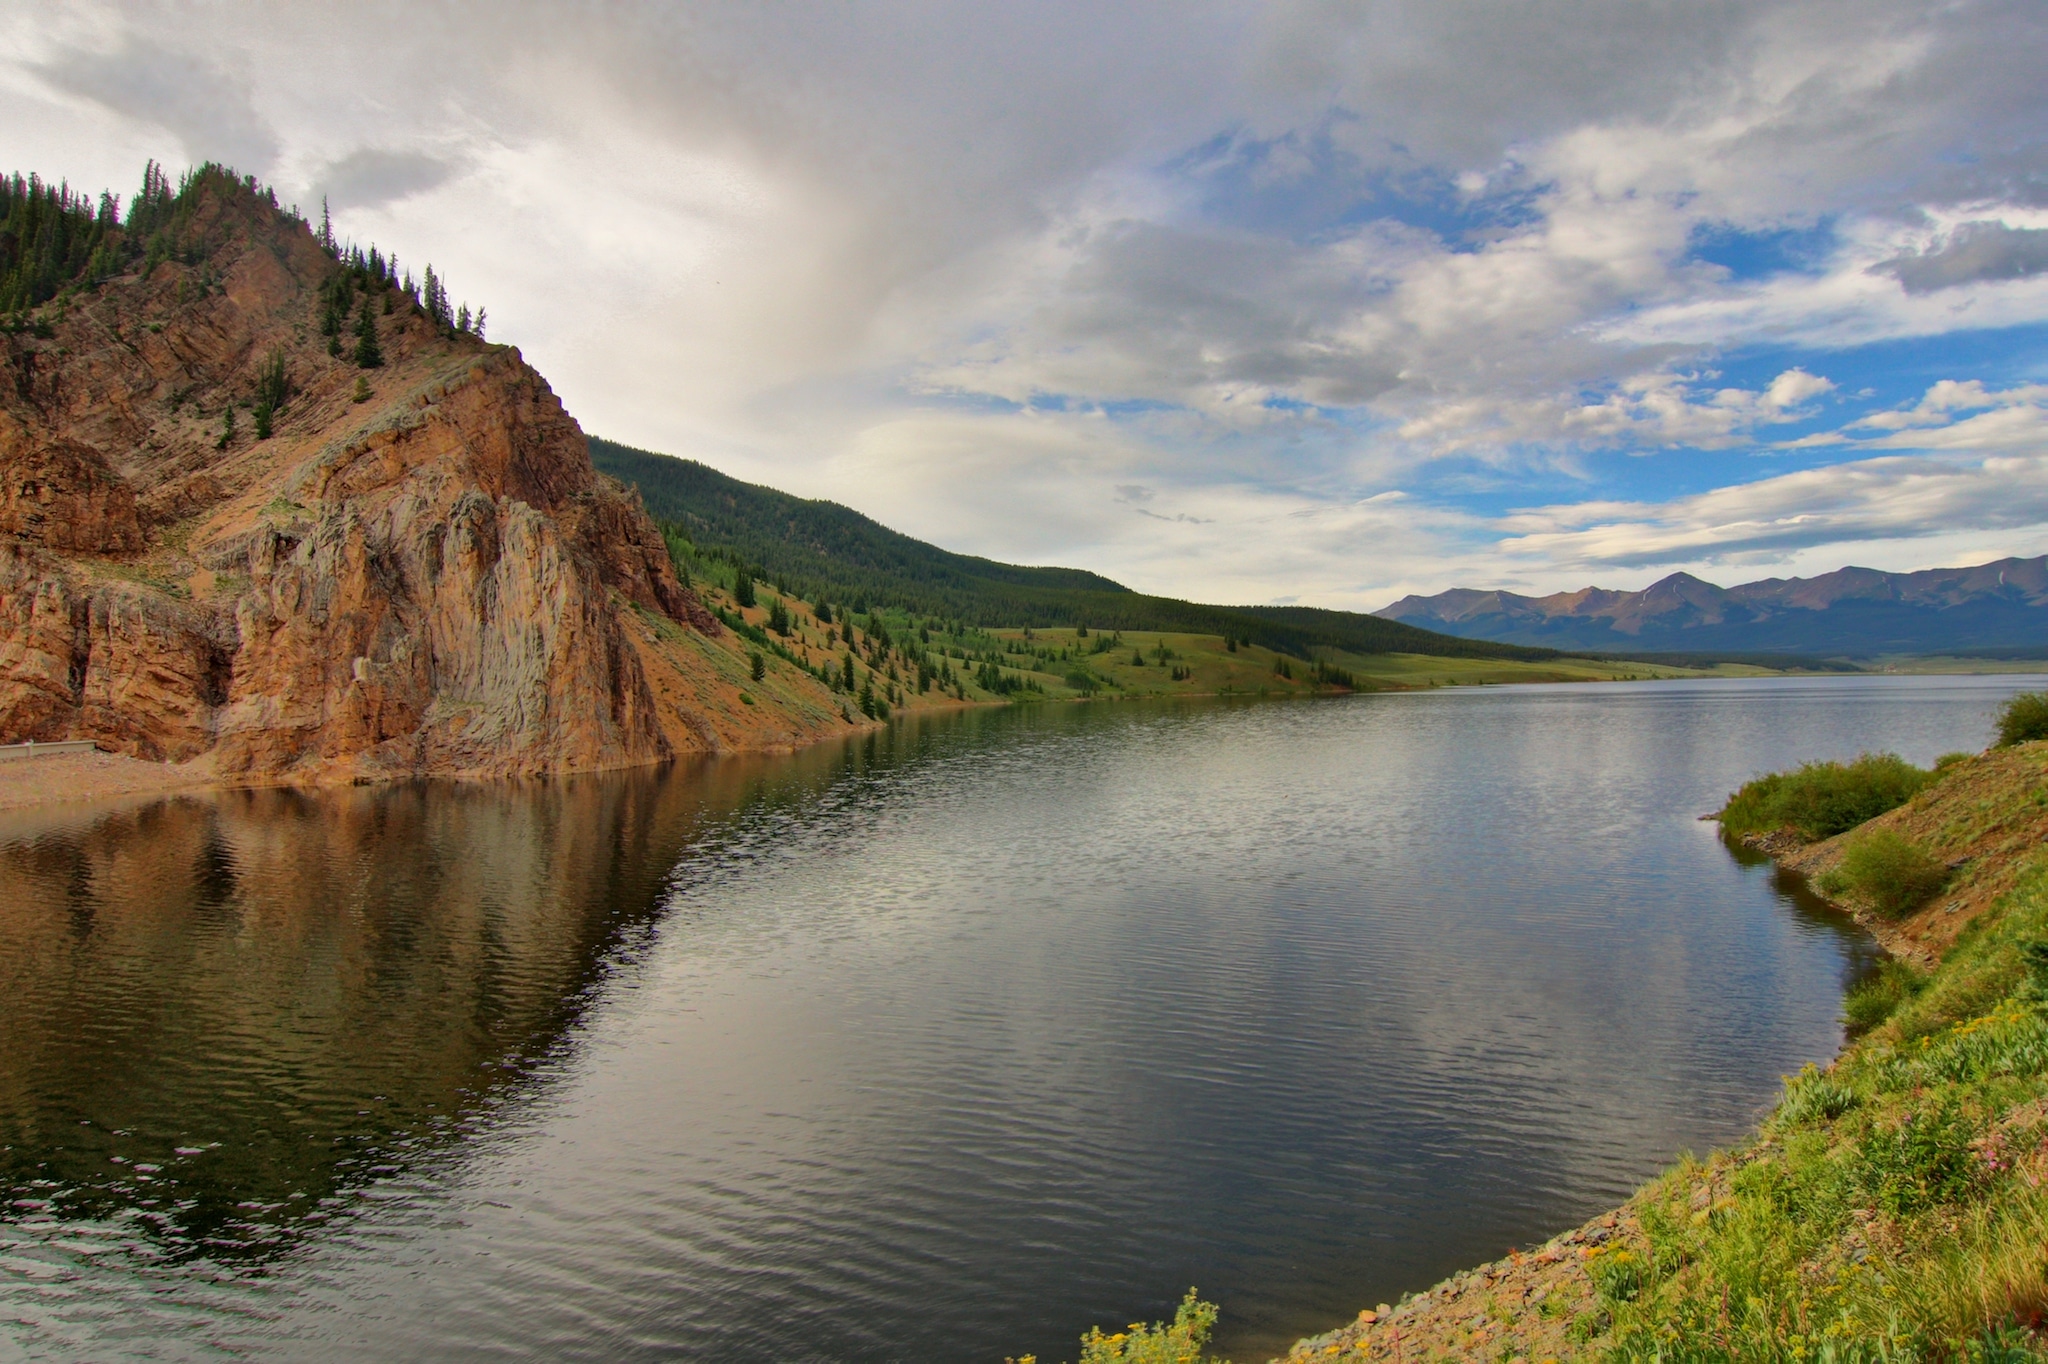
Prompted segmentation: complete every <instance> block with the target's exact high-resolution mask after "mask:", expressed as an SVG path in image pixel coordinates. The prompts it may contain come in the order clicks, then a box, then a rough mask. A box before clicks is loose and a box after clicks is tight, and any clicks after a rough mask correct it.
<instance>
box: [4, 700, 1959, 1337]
mask: <svg viewBox="0 0 2048 1364" xmlns="http://www.w3.org/2000/svg"><path fill="white" fill-rule="evenodd" d="M1941 685H1942V686H1946V685H1947V684H1945V683H1944V684H1941ZM1827 687H1832V688H1833V690H1828V689H1826V688H1816V687H1808V686H1805V685H1803V684H1802V685H1772V686H1758V687H1747V688H1741V689H1725V688H1724V689H1716V688H1713V687H1707V686H1700V687H1691V688H1687V687H1681V686H1678V685H1676V684H1666V685H1664V686H1659V687H1644V688H1635V689H1628V688H1612V689H1605V688H1603V689H1591V688H1578V689H1572V688H1559V689H1526V690H1516V691H1497V692H1490V693H1478V692H1473V693H1469V694H1460V695H1435V696H1428V697H1419V696H1418V697H1370V698H1357V699H1356V700H1354V701H1346V702H1336V703H1331V704H1327V705H1322V704H1317V705H1264V706H1261V705H1256V704H1250V703H1247V704H1243V705H1237V704H1228V705H1211V706H1180V707H1174V706H1161V707H1135V706H1116V707H1109V706H1103V707H1093V708H1071V707H1051V708H1041V709H1038V710H1016V711H1002V712H972V713H969V714H966V715H962V716H956V717H951V718H944V719H939V720H934V721H931V722H928V723H923V724H913V725H901V726H898V727H895V728H892V729H891V730H888V731H885V732H884V733H881V734H878V735H872V736H864V737H862V738H859V739H856V740H852V741H849V742H847V743H845V744H843V745H837V746H833V747H830V748H825V749H817V750H812V751H810V752H808V753H805V754H802V755H799V756H797V757H794V758H783V759H774V760H760V761H726V762H716V763H708V764H703V765H700V766H696V767H691V768H677V769H673V770H671V771H668V772H665V773H651V774H650V773H639V774H626V775H619V776H612V777H594V778H582V779H576V780H571V781H559V782H547V783H527V784H505V785H501V786H487V787H449V786H433V785H426V786H417V787H406V788H358V789H351V790H346V791H337V792H327V793H320V794H317V795H309V794H299V793H290V792H258V793H244V794H238V795H232V796H223V797H218V798H210V799H200V798H183V799H177V800H172V801H168V802H164V803H161V804H157V805H152V806H147V807H139V808H130V809H125V810H118V811H103V812H100V813H97V814H93V815H90V816H79V815H71V814H64V813H61V812H59V813H55V814H39V815H34V814H32V815H17V816H13V817H11V818H10V817H4V816H0V989H4V991H5V992H6V993H5V999H6V1010H5V1013H4V1015H0V1189H4V1196H5V1197H6V1198H7V1199H10V1200H12V1201H13V1202H14V1215H13V1216H12V1217H8V1218H0V1323H9V1322H11V1323H15V1324H16V1325H14V1326H8V1325H0V1330H8V1329H13V1330H16V1331H17V1339H19V1340H21V1341H22V1342H24V1343H25V1348H26V1349H27V1350H28V1351H29V1353H30V1354H31V1355H34V1356H38V1357H47V1358H57V1359H64V1358H76V1357H92V1358H112V1357H117V1356H122V1355H131V1354H132V1355H139V1356H148V1357H152V1358H175V1357H188V1356H189V1357H195V1358H200V1357H213V1356H216V1355H217V1354H219V1353H220V1352H222V1351H232V1352H234V1353H236V1354H239V1355H242V1356H247V1357H261V1358H294V1359H296V1358H428V1357H432V1358H467V1357H475V1358H485V1357H503V1356H505V1355H508V1354H513V1355H516V1354H544V1355H546V1356H548V1357H562V1358H570V1357H588V1358H649V1359H654V1358H666V1357H675V1356H688V1357H707V1358H719V1359H790V1358H835V1359H889V1358H921V1359H922V1358H1000V1357H1002V1355H1003V1354H1005V1353H1021V1352H1023V1351H1027V1350H1031V1351H1037V1352H1038V1353H1040V1354H1041V1355H1042V1356H1044V1357H1048V1358H1058V1357H1061V1356H1060V1354H1059V1352H1060V1351H1061V1350H1063V1349H1064V1350H1066V1351H1067V1352H1069V1353H1071V1350H1072V1342H1073V1339H1074V1337H1075V1335H1077V1334H1078V1332H1079V1331H1080V1330H1081V1329H1082V1328H1083V1327H1085V1326H1086V1325H1088V1324H1090V1323H1091V1322H1115V1321H1125V1320H1130V1319H1132V1318H1133V1317H1136V1316H1139V1315H1146V1316H1156V1315H1159V1314H1161V1313H1163V1312H1168V1311H1170V1310H1171V1305H1172V1303H1173V1301H1174V1300H1175V1299H1176V1298H1177V1297H1178V1295H1179V1294H1180V1292H1181V1291H1182V1290H1184V1289H1185V1287H1186V1286H1187V1285H1188V1284H1189V1283H1198V1284H1200V1285H1201V1286H1202V1288H1203V1289H1204V1290H1205V1291H1206V1292H1208V1293H1211V1294H1213V1295H1214V1296H1216V1297H1217V1298H1218V1299H1219V1300H1220V1301H1221V1302H1222V1303H1223V1306H1224V1309H1225V1313H1226V1315H1225V1337H1226V1338H1225V1339H1224V1340H1222V1341H1221V1342H1220V1344H1221V1346H1222V1348H1223V1349H1224V1350H1225V1351H1227V1352H1228V1353H1231V1354H1233V1355H1235V1356H1237V1357H1239V1358H1256V1357H1264V1354H1265V1353H1271V1352H1273V1351H1274V1350H1276V1349H1278V1348H1282V1347H1284V1346H1285V1344H1286V1343H1287V1342H1288V1341H1290V1340H1291V1339H1293V1338H1294V1336H1296V1335H1299V1334H1303V1333H1306V1332H1307V1331H1310V1330H1314V1329H1320V1328H1323V1327H1326V1326H1328V1325H1330V1324H1333V1323H1334V1322H1335V1321H1336V1320H1337V1319H1339V1318H1340V1317H1341V1316H1343V1315H1346V1314H1348V1313H1349V1312H1351V1311H1355V1310H1356V1308H1357V1306H1358V1305H1359V1304H1360V1303H1361V1302H1366V1301H1377V1300H1379V1299H1380V1298H1382V1297H1391V1296H1392V1295H1393V1294H1395V1293H1398V1292H1399V1291H1400V1290H1402V1289H1403V1288H1412V1287H1417V1286H1420V1285H1421V1284H1424V1283H1427V1282H1429V1281H1430V1280H1431V1279H1433V1278H1434V1277H1436V1276H1437V1275H1438V1274H1440V1273H1442V1272H1444V1271H1446V1270H1448V1269H1451V1268H1454V1267H1457V1266H1459V1265H1461V1264H1467V1263H1471V1262H1473V1261H1474V1260H1477V1259H1480V1258H1485V1257H1490V1256H1492V1255H1497V1254H1499V1253H1500V1252H1501V1251H1502V1250H1503V1249H1504V1248H1505V1247H1506V1246H1507V1245H1508V1244H1510V1243H1513V1242H1526V1241H1528V1240H1531V1239H1535V1238H1540V1237H1541V1236H1544V1235H1547V1234H1548V1233H1549V1232H1551V1231H1554V1230H1555V1229H1556V1228H1557V1227H1558V1226H1560V1225H1563V1224H1565V1223H1567V1222H1569V1221H1570V1220H1572V1219H1574V1218H1576V1217H1578V1216H1583V1215H1584V1214H1585V1213H1587V1212H1590V1211H1592V1210H1593V1209H1595V1208H1598V1207H1599V1206H1602V1205H1603V1204H1604V1203H1605V1202H1607V1201H1608V1200H1611V1199H1612V1198H1614V1197H1616V1196H1618V1195H1619V1194H1620V1193H1622V1192H1624V1191H1625V1190H1626V1189H1627V1188H1628V1187H1629V1186H1630V1185H1631V1184H1632V1183H1633V1182H1634V1181H1635V1180H1638V1179H1640V1178H1641V1177H1642V1176H1643V1175H1644V1174H1645V1173H1647V1172H1648V1171H1649V1170H1651V1169H1654V1168H1655V1167H1656V1166H1657V1165H1658V1164H1660V1163H1662V1162H1663V1161H1664V1160H1666V1159H1668V1158H1669V1156H1670V1154H1671V1153H1672V1152H1673V1151H1674V1150H1675V1149H1677V1148H1679V1147H1682V1146H1687V1145H1692V1146H1704V1145H1707V1144H1711V1143H1713V1142H1717V1141H1723V1140H1727V1139H1728V1138H1729V1137H1731V1136H1733V1135H1734V1134H1736V1133H1737V1132H1739V1131H1741V1130H1742V1129H1743V1127H1745V1126H1746V1125H1747V1124H1748V1122H1749V1121H1750V1120H1751V1118H1752V1117H1753V1115H1754V1113H1755V1111H1756V1109H1757V1107H1758V1105H1760V1104H1761V1103H1763V1102H1764V1101H1765V1100H1766V1098H1767V1097H1768V1095H1769V1093H1770V1091H1771V1090H1772V1088H1773V1087H1774V1085H1775V1077H1776V1075H1777V1074H1778V1073H1780V1072H1781V1071H1783V1070H1786V1069H1789V1068H1792V1067H1793V1066H1796V1065H1797V1064H1798V1063H1799V1062H1800V1061H1801V1060H1804V1059H1807V1058H1811V1057H1815V1056H1822V1055H1825V1054H1826V1053H1827V1052H1828V1051H1829V1050H1830V1049H1831V1048H1832V1047H1833V1045H1834V1043H1835V1041H1836V1039H1837V1037H1838V1036H1839V1032H1838V1029H1837V1026H1836V1023H1835V1010H1836V1004H1837V991H1838V988H1839V983H1840V981H1841V978H1842V976H1843V975H1844V973H1854V972H1856V971H1858V970H1860V969H1862V966H1861V963H1862V962H1864V961H1865V960H1866V959H1867V954H1868V944H1867V941H1866V940H1864V939H1862V938H1861V937H1860V935H1859V934H1857V933H1856V932H1855V930H1854V929H1853V928H1852V927H1851V926H1849V925H1847V924H1845V923H1843V922H1842V921H1840V920H1839V919H1838V918H1836V917H1835V916H1833V915H1831V914H1829V913H1827V911H1826V910H1825V909H1824V908H1822V907H1821V906H1820V905H1819V904H1818V902H1816V901H1815V900H1814V899H1813V898H1812V897H1811V896H1810V895H1808V894H1806V893H1805V891H1804V888H1803V886H1801V885H1799V884H1797V882H1796V881H1791V880H1787V879H1786V878H1780V877H1777V876H1776V875H1775V873H1774V872H1773V871H1772V870H1771V869H1770V868H1768V867H1767V866H1764V865H1762V860H1761V859H1759V858H1756V857H1755V856H1754V855H1753V854H1748V853H1746V852H1745V851H1743V850H1740V849H1736V850H1732V851H1734V852H1735V856H1734V857H1733V858H1731V857H1730V856H1729V852H1730V851H1731V850H1725V849H1724V848H1723V847H1722V846H1720V845H1719V844H1718V843H1717V842H1716V840H1715V831H1714V830H1713V829H1712V828H1711V827H1709V826H1705V825H1701V824H1700V823H1698V822H1697V820H1696V819H1695V816H1696V815H1697V814H1698V813H1699V812H1700V811H1702V810H1703V809H1706V808H1709V807H1710V806H1711V805H1712V804H1713V803H1714V802H1715V800H1716V799H1717V798H1718V797H1719V796H1720V795H1721V794H1722V793H1724V792H1725V791H1727V790H1728V789H1729V788H1730V786H1732V785H1733V784H1734V783H1735V782H1738V781H1740V780H1741V779H1742V778H1743V777H1744V776H1746V775H1748V774H1750V773H1751V772H1753V771H1755V770H1757V769H1758V768H1759V767H1763V766H1768V765H1777V764H1778V763H1780V762H1782V761H1784V760H1786V759H1787V758H1788V757H1791V758H1806V757H1830V756H1847V755H1849V754H1852V753H1853V752H1855V751H1856V750H1857V749H1858V748H1860V747H1865V746H1868V744H1869V742H1870V740H1869V736H1870V735H1871V734H1873V733H1875V734H1880V735H1884V736H1886V737H1890V738H1892V739H1893V741H1894V742H1896V743H1898V744H1899V745H1900V746H1901V747H1902V748H1905V749H1906V750H1907V755H1908V756H1909V757H1915V758H1918V759H1920V760H1922V761H1924V760H1925V759H1926V758H1927V757H1930V756H1932V754H1933V753H1935V752H1939V751H1942V750H1943V749H1947V748H1954V747H1958V746H1960V745H1961V744H1962V743H1965V742H1969V741H1970V733H1971V731H1972V730H1973V728H1974V727H1977V726H1979V725H1980V724H1981V716H1980V714H1979V713H1980V712H1985V713H1988V711H1989V709H1990V708H1992V707H1994V706H1995V704H1996V702H1997V700H1998V694H1997V693H1996V692H1995V691H1994V690H1990V689H1987V688H1984V687H1981V686H1980V687H1978V688H1977V690H1974V691H1973V690H1971V688H1970V686H1969V685H1958V686H1954V687H1949V689H1948V690H1942V689H1941V686H1937V685H1935V684H1932V683H1929V684H1925V685H1923V684H1922V683H1921V682H1917V681H1914V682H1910V684H1908V685H1900V686H1892V685H1891V684H1885V685H1884V686H1867V685H1858V684H1855V683H1842V682H1831V683H1828V684H1827ZM1922 749H1924V750H1925V751H1924V752H1922V751H1921V750H1922Z"/></svg>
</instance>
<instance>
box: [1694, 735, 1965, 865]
mask: <svg viewBox="0 0 2048 1364" xmlns="http://www.w3.org/2000/svg"><path fill="white" fill-rule="evenodd" d="M1931 780H1933V774H1932V773H1930V772H1927V771H1924V770H1922V769H1921V768H1918V767H1915V766H1913V765H1912V764H1911V763H1909V762H1907V761H1906V760H1905V759H1903V758H1901V757H1900V756H1899V755H1898V754H1896V753H1866V754H1864V755H1863V756H1862V757H1860V758H1858V759H1856V761H1854V762H1852V763H1833V762H1829V763H1807V764H1805V765H1804V766H1802V767H1800V768H1798V769H1797V770H1795V771H1791V772H1773V773H1771V774H1769V775H1768V776H1763V777H1758V778H1756V779H1755V780H1754V781H1751V782H1748V783H1746V784H1744V786H1743V787H1742V789H1741V790H1739V791H1737V792H1736V793H1735V794H1734V795H1732V796H1730V797H1729V798H1728V804H1727V805H1726V806H1725V807H1723V809H1722V810H1721V814H1720V819H1721V827H1723V828H1724V829H1726V830H1727V831H1728V832H1729V833H1731V834H1734V835H1736V836H1737V837H1740V836H1742V835H1743V834H1749V833H1773V832H1775V831H1777V830H1779V829H1787V828H1789V829H1795V830H1797V831H1798V833H1799V836H1800V837H1801V838H1803V839H1805V840H1806V841H1807V842H1809V843H1815V842H1818V841H1820V840H1821V839H1823V838H1832V837H1834V836H1835V835H1836V834H1838V833H1842V832H1843V831H1845V830H1848V829H1853V828H1855V827H1856V826H1857V825H1858V824H1861V823H1863V821H1865V820H1867V819H1875V818H1876V817H1877V816H1879V815H1881V814H1883V813H1884V812H1885V811H1887V810H1892V809H1896V808H1897V807H1899V806H1901V805H1904V804H1905V803H1906V802H1907V801H1909V800H1911V799H1912V798H1913V797H1914V796H1915V795H1916V794H1918V793H1919V791H1920V789H1921V788H1922V787H1924V786H1926V785H1927V783H1928V782H1929V781H1931Z"/></svg>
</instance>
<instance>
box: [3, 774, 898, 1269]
mask: <svg viewBox="0 0 2048 1364" xmlns="http://www.w3.org/2000/svg"><path fill="white" fill-rule="evenodd" d="M873 761H874V746H873V744H872V743H866V744H855V745H851V746H848V747H847V748H845V749H844V750H840V751H836V752H834V751H820V752H815V753H813V754H810V755H807V756H806V757H805V758H803V759H798V760H793V761H779V762H772V763H771V762H749V761H744V760H742V761H726V762H714V763H705V764H699V765H697V766H695V767H692V768H688V769H680V770H677V771H674V772H671V773H669V774H667V775H666V777H654V778H650V777H649V776H648V775H647V774H632V775H617V776H609V777H604V776H600V777H584V778H576V779H571V780H564V781H554V782H545V783H507V784H503V785H498V786H487V787H450V786H435V785H416V786H406V787H397V788H355V789H351V790H347V791H340V792H322V793H317V794H309V793H303V792H292V791H256V792H239V793H229V794H224V795H220V796H215V797H210V798H194V797H187V798H180V799H175V800H170V801H166V802H163V803H160V804H155V805H149V806H145V807H142V808H130V809H124V810H120V811H116V812H112V813H106V814H101V815H98V816H92V817H84V818H80V817H77V816H67V815H65V814H63V813H62V812H60V813H59V814H58V815H57V816H56V817H55V818H54V819H53V818H52V817H51V816H49V815H40V814H31V815H27V816H16V817H14V819H13V822H12V824H11V826H10V825H9V824H6V823H0V886H4V888H5V894H4V896H0V989H4V990H5V993H6V999H7V1001H8V1002H7V1011H6V1024H5V1034H6V1036H5V1045H4V1046H0V1134H4V1142H0V1187H4V1188H5V1189H6V1190H7V1191H8V1196H9V1198H10V1199H11V1200H12V1203H13V1206H14V1208H15V1209H16V1210H17V1211H18V1212H19V1213H21V1214H23V1215H24V1220H26V1221H27V1222H28V1223H29V1224H30V1225H33V1224H34V1222H35V1220H36V1219H37V1217H38V1215H40V1216H41V1217H43V1218H52V1219H79V1220H84V1221H91V1222H100V1223H107V1222H125V1223H127V1224H128V1226H129V1236H130V1237H131V1238H132V1243H131V1244H130V1245H129V1246H128V1248H129V1249H130V1250H132V1251H134V1252H136V1253H139V1254H143V1255H147V1256H151V1257H160V1258H165V1259H168V1260H170V1261H173V1262H175V1261H178V1260H187V1259H192V1258H201V1257H203V1258H205V1259H208V1260H212V1261H217V1262H219V1263H221V1264H222V1265H224V1266H225V1265H239V1266H245V1267H246V1266H251V1265H256V1264H260V1263H262V1262H264V1261H266V1260H268V1259H272V1258H274V1257H276V1256H278V1255H279V1254H281V1253H283V1252H285V1251H287V1250H289V1249H290V1248H291V1247H292V1246H293V1245H294V1244H295V1243H296V1242H297V1241H298V1240H299V1239H301V1238H302V1237H304V1236H305V1235H307V1234H308V1233H310V1232H312V1231H314V1230H316V1229H318V1228H320V1227H321V1226H322V1225H323V1224H325V1223H330V1222H332V1221H333V1220H334V1219H336V1218H341V1217H347V1216H349V1215H350V1214H351V1213H352V1211H353V1210H355V1209H356V1208H357V1207H359V1206H360V1205H361V1203H362V1195H363V1194H364V1193H365V1192H366V1191H370V1190H373V1189H377V1188H380V1187H386V1186H390V1185H391V1184H393V1183H394V1181H398V1180H401V1179H404V1178H410V1177H416V1176H417V1175H418V1174H419V1173H420V1172H421V1167H422V1166H423V1165H430V1164H431V1163H432V1162H433V1161H434V1160H435V1159H437V1157H438V1156H439V1154H440V1153H444V1152H448V1151H451V1150H454V1149H457V1148H459V1147H460V1146H461V1145H462V1143H463V1142H464V1141H465V1140H468V1139H470V1138H471V1137H473V1136H474V1135H475V1134H476V1133H477V1131H478V1130H479V1127H480V1125H482V1124H484V1123H487V1122H488V1120H489V1116H490V1114H491V1113H492V1112H493V1111H494V1109H496V1108H497V1107H498V1106H499V1105H501V1104H502V1103H504V1102H505V1100H506V1099H507V1098H508V1097H509V1096H510V1095H512V1094H514V1093H516V1091H517V1090H518V1088H519V1086H520V1084H521V1081H522V1079H523V1078H524V1077H526V1076H529V1075H531V1074H533V1073H535V1071H536V1070H537V1069H538V1068H540V1067H541V1066H543V1065H544V1064H545V1063H546V1062H547V1060H548V1058H549V1056H550V1053H551V1052H553V1051H555V1050H557V1049H559V1048H560V1047H561V1046H562V1045H563V1044H564V1039H565V1038H566V1037H567V1036H568V1035H569V1032H570V1030H571V1029H572V1028H573V1026H574V1024H575V1022H576V1019H577V1018H578V1016H579V1014H580V1013H581V1012H582V1011H583V1009H584V1008H585V1007H586V1005H587V1004H588V1002H589V1001H590V1000H591V999H592V998H593V997H595V993H596V992H597V991H599V990H601V988H602V985H603V982H604V980H605V978H606V977H607V975H609V974H610V973H611V972H613V971H615V970H617V969H619V968H620V966H621V964H622V963H625V962H629V961H630V960H631V957H632V954H633V952H634V949H635V943H636V940H637V939H639V938H641V937H643V936H644V935H645V933H646V932H647V930H648V928H649V926H650V925H651V924H652V923H653V921H654V916H655V914H656V912H657V910H658V907H659V902H660V896H661V891H662V887H663V885H664V883H665V881H666V880H667V879H668V878H669V877H670V876H671V875H672V874H673V873H674V871H675V869H676V864H677V861H678V859H679V857H680V855H681V853H682V851H683V849H685V848H686V847H687V846H689V845H690V844H691V843H692V842H695V841H700V840H702V839H704V838H705V837H706V834H707V828H708V827H709V826H712V825H717V824H721V823H724V824H730V823H732V822H733V821H735V820H736V819H738V818H740V817H741V816H742V815H743V816H744V817H745V819H748V820H752V821H756V822H760V821H771V820H773V819H774V818H776V817H777V814H778V812H780V811H783V810H785V809H786V808H787V807H788V806H789V805H790V804H791V803H792V802H796V801H801V800H803V799H805V798H806V797H807V796H809V795H813V794H815V792H817V791H818V790H819V789H821V788H824V787H828V786H829V785H830V784H831V783H832V782H833V781H834V780H836V779H838V778H840V777H843V776H844V775H845V774H846V773H847V772H849V771H854V772H857V771H860V770H862V769H864V768H865V767H866V766H868V765H869V764H871V763H872V762H873Z"/></svg>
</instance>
